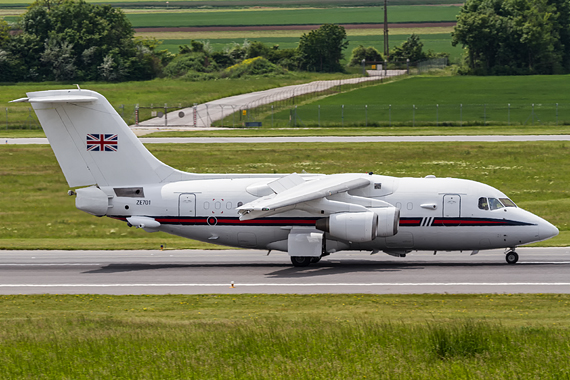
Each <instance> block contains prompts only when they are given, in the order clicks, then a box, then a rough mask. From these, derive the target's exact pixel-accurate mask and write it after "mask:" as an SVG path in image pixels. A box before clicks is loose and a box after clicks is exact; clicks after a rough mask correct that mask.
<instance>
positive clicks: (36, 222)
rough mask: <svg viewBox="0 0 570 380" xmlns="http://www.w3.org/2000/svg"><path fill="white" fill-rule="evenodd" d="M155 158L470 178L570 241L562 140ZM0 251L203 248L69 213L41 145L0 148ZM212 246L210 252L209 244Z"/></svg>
mask: <svg viewBox="0 0 570 380" xmlns="http://www.w3.org/2000/svg"><path fill="white" fill-rule="evenodd" d="M149 149H150V150H151V152H152V153H154V154H155V155H156V156H157V157H158V158H159V159H160V160H162V161H164V162H165V163H167V164H169V165H172V166H173V167H175V168H178V169H181V170H185V171H190V172H205V173H268V172H270V173H273V172H277V173H291V172H299V171H302V170H305V171H307V172H313V173H343V172H355V173H362V172H368V171H373V172H375V173H378V174H386V175H394V176H411V177H423V176H425V175H428V174H434V175H436V176H438V177H457V178H469V179H473V180H476V181H480V182H484V183H487V184H489V185H491V186H494V187H497V188H499V189H500V190H502V191H504V192H505V193H506V194H507V195H509V196H510V197H511V198H512V199H513V200H514V201H515V202H516V203H517V204H518V205H519V206H521V207H523V208H525V209H527V210H529V211H531V212H533V213H536V214H537V215H539V216H541V217H543V218H545V219H547V220H549V221H550V222H552V223H554V224H555V225H556V226H557V227H558V228H559V229H560V230H561V231H562V233H561V234H560V236H559V237H556V238H554V239H551V240H548V241H547V242H544V243H542V245H543V246H560V245H564V246H565V245H568V244H570V198H569V197H568V183H570V172H568V171H567V170H561V168H566V167H570V144H568V143H564V142H536V143H356V144H338V143H335V144H332V143H329V144H326V143H314V144H312V143H305V144H247V145H243V144H187V145H185V144H151V145H149ZM0 162H2V166H1V167H0V178H2V181H1V182H0V194H2V197H0V218H1V219H0V249H44V248H45V249H134V248H137V249H141V248H148V249H156V248H158V247H160V245H161V244H166V246H167V248H172V249H181V248H203V247H206V245H204V244H202V243H195V242H192V241H190V240H186V239H182V238H176V237H172V236H170V235H166V234H162V233H155V234H147V233H146V232H144V231H141V230H137V229H134V228H128V227H127V226H126V224H125V223H121V222H118V221H115V220H112V219H108V218H95V217H93V216H90V215H88V214H85V213H83V212H80V211H78V210H76V209H75V205H74V198H73V197H68V196H67V195H66V192H67V190H68V186H67V184H66V183H65V180H64V178H63V175H62V173H61V171H60V169H59V166H58V165H57V163H56V160H55V157H54V156H53V153H52V151H51V149H50V148H49V147H48V146H41V145H36V146H25V145H24V146H15V145H0ZM212 248H213V247H212Z"/></svg>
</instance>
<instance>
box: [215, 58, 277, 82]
mask: <svg viewBox="0 0 570 380" xmlns="http://www.w3.org/2000/svg"><path fill="white" fill-rule="evenodd" d="M284 73H285V70H284V69H283V68H281V67H279V66H277V65H274V64H273V63H271V62H269V61H268V60H267V59H265V58H263V57H256V58H251V59H246V60H244V61H243V62H241V63H238V64H237V65H233V66H231V67H228V68H227V69H226V70H225V72H224V74H225V76H227V77H229V78H241V77H243V76H246V75H267V74H284Z"/></svg>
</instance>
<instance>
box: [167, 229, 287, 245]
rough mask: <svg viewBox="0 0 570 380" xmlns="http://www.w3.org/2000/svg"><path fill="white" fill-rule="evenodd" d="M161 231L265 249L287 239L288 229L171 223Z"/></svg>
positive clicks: (209, 241)
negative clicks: (271, 244)
mask: <svg viewBox="0 0 570 380" xmlns="http://www.w3.org/2000/svg"><path fill="white" fill-rule="evenodd" d="M162 231H164V232H167V233H170V234H173V235H177V236H181V237H185V238H188V239H194V240H198V241H203V242H205V243H211V244H219V245H227V246H230V247H240V248H256V249H265V248H266V247H267V246H268V245H269V244H270V243H272V242H275V241H279V240H284V239H287V236H288V234H289V230H284V229H282V228H280V227H273V226H248V227H243V226H185V225H171V226H165V227H163V228H162Z"/></svg>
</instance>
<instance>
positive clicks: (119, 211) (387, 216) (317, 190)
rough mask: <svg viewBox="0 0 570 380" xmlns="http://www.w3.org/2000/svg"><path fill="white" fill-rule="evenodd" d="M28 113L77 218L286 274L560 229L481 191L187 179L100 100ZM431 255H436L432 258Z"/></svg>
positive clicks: (436, 185)
mask: <svg viewBox="0 0 570 380" xmlns="http://www.w3.org/2000/svg"><path fill="white" fill-rule="evenodd" d="M27 95H28V97H27V98H22V99H18V100H15V102H20V101H26V102H30V103H31V104H32V106H33V108H34V110H35V112H36V114H37V116H38V119H39V121H40V123H41V125H42V127H43V129H44V131H45V133H46V136H47V138H48V140H49V143H50V144H51V146H52V148H53V151H54V153H55V156H56V158H57V160H58V162H59V165H60V166H61V169H62V171H63V174H64V175H65V178H66V180H67V182H68V184H69V186H70V187H72V188H77V189H76V190H74V191H72V190H70V191H69V194H70V195H76V200H75V202H76V206H77V208H78V209H79V210H82V211H85V212H87V213H89V214H93V215H96V216H108V217H110V218H114V219H118V220H121V221H124V222H126V223H127V225H128V226H129V227H130V226H135V227H137V228H142V229H144V230H145V231H147V232H156V231H162V232H166V233H169V234H173V235H178V236H183V237H186V238H190V239H196V240H200V241H203V242H208V243H215V244H222V245H227V246H232V247H240V248H255V249H266V250H270V251H271V250H278V251H286V252H288V253H289V256H290V257H291V262H292V263H293V265H294V266H306V265H309V264H310V263H316V262H318V261H319V260H320V259H321V257H323V256H327V255H329V254H331V253H334V252H338V251H344V250H351V251H369V252H373V253H376V252H379V251H384V252H385V253H387V254H389V255H392V256H397V257H403V256H405V255H406V254H407V253H409V252H411V251H414V250H417V251H424V250H429V251H435V252H437V251H466V250H468V251H472V254H475V253H477V252H479V250H484V249H494V248H505V249H506V250H505V253H506V261H507V263H509V264H514V263H516V262H517V261H518V254H517V253H516V252H515V248H516V247H517V246H519V245H523V244H528V243H532V242H537V241H541V240H546V239H549V238H551V237H553V236H556V235H557V234H558V229H557V228H556V227H555V226H553V225H552V224H550V223H549V222H547V221H546V220H544V219H542V218H540V217H538V216H536V215H534V214H532V213H530V212H528V211H525V210H523V209H521V208H519V207H517V206H516V205H515V203H514V202H513V201H511V200H510V199H509V198H508V197H507V196H506V195H505V194H503V193H502V192H500V191H499V190H497V189H495V188H493V187H491V186H488V185H485V184H483V183H479V182H474V181H469V180H464V179H453V178H435V177H434V176H427V177H425V178H396V177H389V176H383V175H375V174H372V173H368V174H333V175H315V174H296V173H293V174H194V173H186V172H182V171H179V170H176V169H174V168H172V167H170V166H168V165H166V164H164V163H162V162H161V161H159V160H158V159H157V158H155V157H154V156H153V155H152V154H151V153H150V152H149V151H148V150H147V149H146V148H145V147H144V146H143V144H142V143H141V142H140V141H139V139H138V138H137V137H136V136H135V135H134V134H133V133H132V131H131V130H130V129H129V127H128V126H127V124H125V122H124V121H123V119H122V118H121V117H120V116H119V115H118V114H117V112H116V111H115V109H114V108H113V107H112V106H111V104H110V103H109V102H108V101H107V99H105V97H103V96H102V95H100V94H98V93H96V92H93V91H88V90H81V89H72V90H56V91H39V92H31V93H28V94H27ZM435 252H434V253H435Z"/></svg>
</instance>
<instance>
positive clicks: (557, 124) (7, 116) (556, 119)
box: [6, 103, 558, 125]
mask: <svg viewBox="0 0 570 380" xmlns="http://www.w3.org/2000/svg"><path fill="white" fill-rule="evenodd" d="M7 117H8V116H6V118H7ZM556 125H558V103H556Z"/></svg>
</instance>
